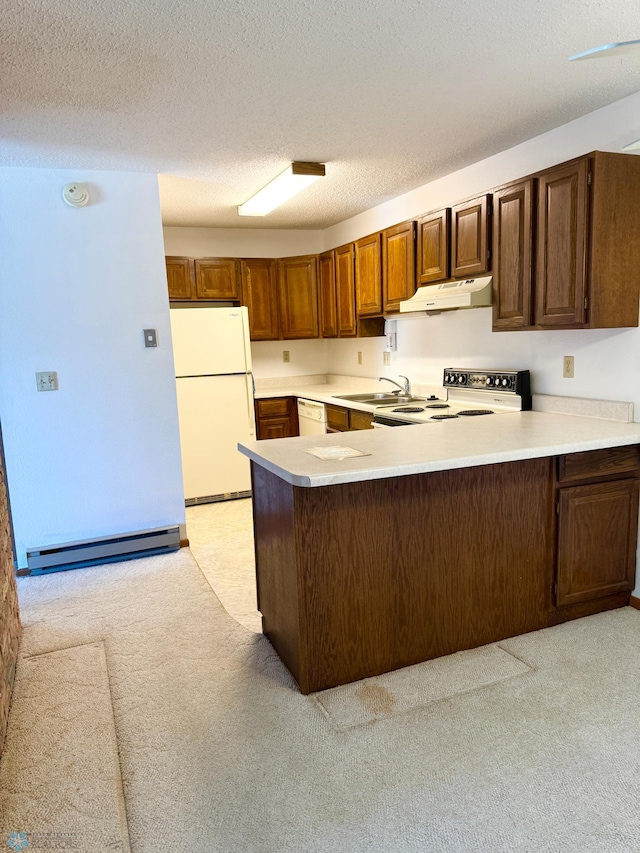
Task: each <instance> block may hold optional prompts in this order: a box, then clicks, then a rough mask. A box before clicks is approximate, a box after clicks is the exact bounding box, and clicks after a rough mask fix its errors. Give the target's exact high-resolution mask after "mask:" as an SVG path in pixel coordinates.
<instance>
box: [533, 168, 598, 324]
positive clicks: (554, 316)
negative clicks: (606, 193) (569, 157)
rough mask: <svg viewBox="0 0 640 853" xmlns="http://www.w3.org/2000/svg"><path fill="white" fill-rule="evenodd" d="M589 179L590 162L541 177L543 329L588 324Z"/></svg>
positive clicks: (539, 312) (539, 310)
mask: <svg viewBox="0 0 640 853" xmlns="http://www.w3.org/2000/svg"><path fill="white" fill-rule="evenodd" d="M588 176H589V161H588V159H587V158H583V159H582V160H578V161H577V162H576V161H574V162H572V163H567V164H564V165H562V166H557V167H556V168H554V169H549V170H548V171H546V172H543V173H542V174H541V175H539V176H538V228H537V242H538V251H537V258H536V266H537V272H536V321H537V324H538V325H540V326H547V327H553V326H564V327H566V326H578V327H579V326H583V325H584V324H585V318H586V311H587V302H586V298H587V270H586V248H587V240H588V230H587V229H588V225H589V211H588V202H589V192H588V185H587V181H588Z"/></svg>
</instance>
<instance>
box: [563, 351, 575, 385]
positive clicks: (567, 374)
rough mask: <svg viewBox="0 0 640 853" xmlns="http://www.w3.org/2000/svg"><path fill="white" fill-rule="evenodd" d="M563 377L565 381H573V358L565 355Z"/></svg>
mask: <svg viewBox="0 0 640 853" xmlns="http://www.w3.org/2000/svg"><path fill="white" fill-rule="evenodd" d="M562 375H563V377H564V378H565V379H573V356H572V355H565V356H564V358H563V359H562Z"/></svg>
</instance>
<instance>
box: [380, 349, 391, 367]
mask: <svg viewBox="0 0 640 853" xmlns="http://www.w3.org/2000/svg"><path fill="white" fill-rule="evenodd" d="M382 363H383V364H384V365H385V366H386V367H388V366H389V365H390V364H391V353H390V352H383V353H382Z"/></svg>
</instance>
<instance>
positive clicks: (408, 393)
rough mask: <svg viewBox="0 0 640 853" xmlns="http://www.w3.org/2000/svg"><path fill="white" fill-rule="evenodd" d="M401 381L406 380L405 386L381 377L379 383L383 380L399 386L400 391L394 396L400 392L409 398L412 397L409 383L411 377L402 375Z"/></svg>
mask: <svg viewBox="0 0 640 853" xmlns="http://www.w3.org/2000/svg"><path fill="white" fill-rule="evenodd" d="M400 379H404V385H401V384H400V383H399V382H396V381H395V380H394V379H389V378H388V377H387V376H379V377H378V382H382V381H383V380H384V381H385V382H391V383H392V384H393V385H397V386H398V388H399V390H398V391H394V392H393V393H394V394H399V393H400V391H402V393H403V394H406V396H407V397H410V396H411V383H410V382H409V377H408V376H403V375H402V373H401V374H400Z"/></svg>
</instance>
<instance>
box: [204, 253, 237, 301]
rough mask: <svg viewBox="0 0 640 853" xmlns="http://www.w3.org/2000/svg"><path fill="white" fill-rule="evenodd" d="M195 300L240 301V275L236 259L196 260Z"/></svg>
mask: <svg viewBox="0 0 640 853" xmlns="http://www.w3.org/2000/svg"><path fill="white" fill-rule="evenodd" d="M196 297H197V299H220V300H225V301H235V300H238V299H240V274H239V272H238V261H237V259H236V258H196Z"/></svg>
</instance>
